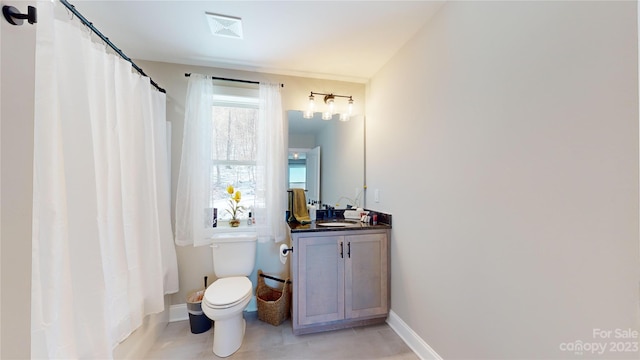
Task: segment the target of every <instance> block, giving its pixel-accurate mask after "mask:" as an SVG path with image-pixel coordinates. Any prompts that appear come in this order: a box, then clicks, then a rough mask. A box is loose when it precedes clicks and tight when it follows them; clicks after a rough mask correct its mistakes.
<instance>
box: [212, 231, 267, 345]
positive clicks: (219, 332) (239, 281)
mask: <svg viewBox="0 0 640 360" xmlns="http://www.w3.org/2000/svg"><path fill="white" fill-rule="evenodd" d="M257 240H258V236H257V234H256V233H229V234H221V235H217V236H215V237H214V238H213V244H212V245H211V249H212V253H213V272H214V273H215V275H216V277H217V278H218V279H217V280H216V281H214V282H213V284H211V285H209V287H207V290H206V291H205V292H204V297H203V299H202V311H203V312H204V314H205V315H206V316H207V317H208V318H209V319H211V320H213V321H214V328H213V353H214V354H216V355H217V356H219V357H227V356H229V355H231V354H233V353H234V352H236V351H237V350H238V349H239V348H240V345H242V339H243V338H244V330H245V321H244V318H243V317H242V311H243V310H244V309H245V308H246V307H247V305H248V304H249V302H250V301H251V298H252V296H253V285H252V284H251V280H249V278H248V276H249V275H250V274H251V272H252V271H253V268H254V266H255V262H256V243H257Z"/></svg>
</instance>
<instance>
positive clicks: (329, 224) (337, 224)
mask: <svg viewBox="0 0 640 360" xmlns="http://www.w3.org/2000/svg"><path fill="white" fill-rule="evenodd" d="M317 225H318V226H327V227H344V226H355V225H358V223H353V222H341V221H334V222H324V223H318V224H317Z"/></svg>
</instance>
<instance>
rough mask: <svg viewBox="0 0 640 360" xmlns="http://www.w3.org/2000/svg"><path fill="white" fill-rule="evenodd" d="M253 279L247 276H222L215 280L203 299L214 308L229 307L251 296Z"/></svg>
mask: <svg viewBox="0 0 640 360" xmlns="http://www.w3.org/2000/svg"><path fill="white" fill-rule="evenodd" d="M251 288H252V286H251V281H250V280H249V278H247V277H245V276H234V277H228V278H221V279H218V280H216V281H214V282H213V284H211V286H209V287H208V288H207V290H206V291H205V292H204V298H203V299H202V300H203V301H204V302H205V304H206V305H207V306H208V307H210V308H212V309H227V308H230V307H233V306H235V305H237V304H239V303H241V302H243V301H245V300H246V299H247V298H249V297H251V295H252V292H251Z"/></svg>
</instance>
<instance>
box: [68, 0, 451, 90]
mask: <svg viewBox="0 0 640 360" xmlns="http://www.w3.org/2000/svg"><path fill="white" fill-rule="evenodd" d="M70 2H71V3H72V4H73V5H75V7H76V9H78V10H79V11H80V13H82V14H83V15H84V16H85V17H86V18H87V19H88V20H89V21H91V22H93V24H94V26H95V27H97V28H98V29H99V30H100V31H101V32H102V33H103V34H104V35H105V36H107V37H108V38H109V39H110V40H111V41H112V42H113V43H114V44H115V45H116V46H118V47H119V48H120V49H121V50H122V51H124V53H125V54H127V55H128V56H129V57H131V58H133V59H141V60H151V61H162V62H171V63H179V64H188V65H201V66H211V67H222V68H229V69H238V70H249V71H259V72H266V73H275V74H282V75H294V76H305V77H314V78H324V79H333V80H344V81H353V82H366V81H367V79H369V78H371V77H372V76H373V75H374V74H375V73H376V72H377V71H378V70H379V69H380V68H381V67H382V66H383V65H384V64H385V63H386V62H387V61H388V60H389V59H390V58H391V57H392V56H393V54H395V53H396V52H397V51H398V50H399V49H400V47H402V45H403V44H404V43H406V42H407V41H408V40H409V39H410V38H411V37H412V36H413V34H415V33H416V32H417V31H418V29H420V28H421V27H422V26H423V25H424V24H425V23H426V22H427V21H428V20H429V19H430V18H431V16H432V15H433V14H434V13H435V12H436V11H437V10H438V9H439V8H440V7H441V5H442V3H443V2H442V1H157V0H137V1H114V0H100V1H95V0H70ZM205 12H211V13H216V14H221V15H229V16H234V17H239V18H241V19H242V23H243V33H244V39H242V40H239V39H231V38H223V37H215V36H213V35H212V34H211V32H210V30H209V25H208V24H207V19H206V17H205Z"/></svg>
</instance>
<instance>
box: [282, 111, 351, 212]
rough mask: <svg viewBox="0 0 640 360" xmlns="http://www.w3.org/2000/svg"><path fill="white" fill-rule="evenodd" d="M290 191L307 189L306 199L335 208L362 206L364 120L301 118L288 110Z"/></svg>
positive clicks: (301, 113) (288, 175) (288, 177)
mask: <svg viewBox="0 0 640 360" xmlns="http://www.w3.org/2000/svg"><path fill="white" fill-rule="evenodd" d="M287 118H288V121H289V134H288V135H289V166H288V171H287V179H288V183H289V187H290V188H303V189H305V190H307V193H306V195H307V200H312V201H318V202H320V203H321V204H327V205H330V206H335V207H338V208H345V207H346V206H347V205H352V206H361V207H363V206H364V203H363V199H364V194H363V190H362V189H363V186H364V117H363V116H361V115H360V116H352V117H351V119H350V120H349V121H340V120H339V116H334V117H333V118H332V119H331V120H322V113H315V114H314V116H313V118H311V119H305V118H304V117H303V112H302V111H299V110H289V111H288V112H287Z"/></svg>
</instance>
